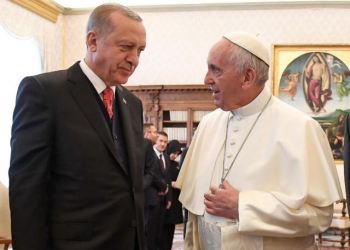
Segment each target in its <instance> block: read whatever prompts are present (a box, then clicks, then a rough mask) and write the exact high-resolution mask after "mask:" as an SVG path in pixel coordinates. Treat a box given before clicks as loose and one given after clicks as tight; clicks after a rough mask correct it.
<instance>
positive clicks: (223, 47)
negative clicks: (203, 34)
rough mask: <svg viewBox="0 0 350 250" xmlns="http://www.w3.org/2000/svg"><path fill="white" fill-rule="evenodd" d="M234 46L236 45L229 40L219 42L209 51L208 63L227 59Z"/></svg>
mask: <svg viewBox="0 0 350 250" xmlns="http://www.w3.org/2000/svg"><path fill="white" fill-rule="evenodd" d="M234 46H235V45H234V44H233V43H231V42H229V41H228V40H227V39H221V40H219V41H218V42H217V43H215V44H214V45H213V46H212V47H211V49H210V51H209V54H208V59H207V61H208V63H209V62H210V61H212V60H218V59H226V58H227V55H228V53H229V51H231V50H232V48H233V47H234Z"/></svg>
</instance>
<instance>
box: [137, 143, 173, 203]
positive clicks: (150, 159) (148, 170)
mask: <svg viewBox="0 0 350 250" xmlns="http://www.w3.org/2000/svg"><path fill="white" fill-rule="evenodd" d="M144 149H145V170H144V171H145V172H144V175H143V189H144V190H145V191H146V190H147V189H148V188H150V187H151V186H152V187H153V188H155V189H156V190H157V191H158V195H161V196H162V195H165V194H166V193H168V184H167V183H166V182H165V180H164V179H162V177H161V176H162V173H161V171H160V168H159V164H158V161H157V157H156V156H155V155H154V150H153V144H152V142H151V140H149V139H146V138H145V139H144ZM145 204H146V205H145V206H147V199H146V201H145Z"/></svg>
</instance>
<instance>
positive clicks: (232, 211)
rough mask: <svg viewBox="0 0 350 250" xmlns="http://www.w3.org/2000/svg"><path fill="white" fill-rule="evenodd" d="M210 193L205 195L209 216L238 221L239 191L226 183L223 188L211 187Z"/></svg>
mask: <svg viewBox="0 0 350 250" xmlns="http://www.w3.org/2000/svg"><path fill="white" fill-rule="evenodd" d="M210 191H211V192H208V193H205V194H204V205H205V206H206V207H207V208H206V211H207V212H208V213H209V214H213V215H218V216H222V217H226V218H230V219H238V218H239V214H238V197H239V191H238V190H237V189H235V188H234V187H233V186H231V185H230V184H229V183H228V181H226V180H225V181H224V183H223V188H222V189H220V188H218V187H214V186H211V187H210Z"/></svg>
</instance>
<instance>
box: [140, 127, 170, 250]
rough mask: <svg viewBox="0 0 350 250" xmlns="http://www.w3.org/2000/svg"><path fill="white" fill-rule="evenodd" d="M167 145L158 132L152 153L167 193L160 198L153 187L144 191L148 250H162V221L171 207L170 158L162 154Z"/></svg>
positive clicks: (165, 136) (166, 140) (164, 134)
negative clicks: (166, 186) (165, 184)
mask: <svg viewBox="0 0 350 250" xmlns="http://www.w3.org/2000/svg"><path fill="white" fill-rule="evenodd" d="M167 143H168V136H167V134H166V133H165V132H158V137H157V139H156V144H155V145H154V152H153V153H154V156H155V157H156V159H157V162H158V164H159V165H158V167H159V169H160V170H161V176H160V177H161V178H162V179H164V180H165V182H166V183H167V185H168V187H169V188H168V190H169V191H168V193H167V194H166V195H165V196H160V195H159V194H158V191H157V189H156V188H155V187H153V186H151V187H149V188H148V189H147V190H146V201H147V207H146V208H145V219H146V237H147V247H148V250H162V247H161V244H162V241H161V235H162V226H163V219H164V216H165V211H166V209H169V208H170V206H171V188H170V187H171V172H170V171H168V169H167V166H170V158H169V156H168V155H167V154H166V153H165V154H164V151H165V149H166V146H167ZM160 154H161V155H162V163H163V164H161V163H160V159H159V155H160Z"/></svg>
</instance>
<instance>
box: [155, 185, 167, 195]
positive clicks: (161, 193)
mask: <svg viewBox="0 0 350 250" xmlns="http://www.w3.org/2000/svg"><path fill="white" fill-rule="evenodd" d="M168 191H169V187H168V186H167V187H166V189H165V191H164V192H162V191H159V192H158V195H159V196H164V195H166V194H167V193H168Z"/></svg>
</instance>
